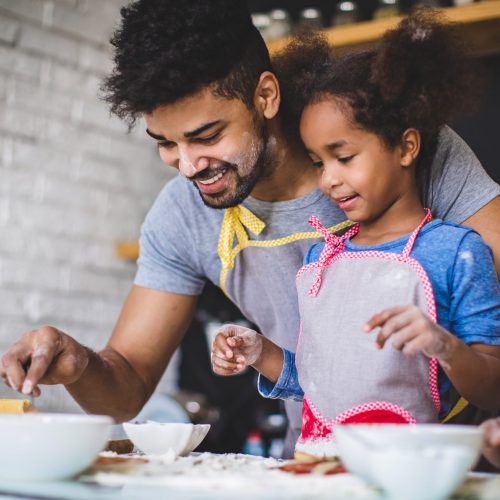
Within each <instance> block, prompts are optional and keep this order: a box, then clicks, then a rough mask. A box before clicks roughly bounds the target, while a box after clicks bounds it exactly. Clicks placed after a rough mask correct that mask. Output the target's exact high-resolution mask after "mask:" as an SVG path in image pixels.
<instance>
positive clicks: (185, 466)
mask: <svg viewBox="0 0 500 500" xmlns="http://www.w3.org/2000/svg"><path fill="white" fill-rule="evenodd" d="M279 464H280V462H279V461H277V460H275V459H265V458H261V457H252V456H249V455H231V454H230V455H216V454H211V453H203V454H199V453H193V454H191V455H190V456H188V457H183V458H178V459H173V458H168V457H166V458H165V457H163V459H156V461H155V460H153V461H152V462H150V463H149V464H135V465H133V466H130V465H126V466H125V468H124V466H123V464H120V466H110V467H108V468H106V467H104V466H103V467H97V468H94V469H92V470H90V471H87V473H86V474H84V475H82V476H81V477H80V478H79V479H77V480H70V481H58V482H44V483H42V482H31V483H30V482H16V483H14V482H9V481H5V480H0V498H18V497H22V498H37V499H71V500H87V499H88V500H90V499H103V500H117V499H145V498H147V499H148V500H156V499H160V498H161V499H165V498H173V499H175V500H188V499H189V500H201V499H204V500H210V499H213V500H215V499H217V500H224V499H228V500H229V499H232V500H234V499H235V498H237V499H238V500H247V499H248V500H250V499H251V500H255V498H260V499H267V500H278V499H283V500H284V499H286V500H293V499H325V500H326V499H330V500H331V499H343V498H349V499H351V498H358V499H383V498H384V496H383V494H382V493H381V492H380V491H379V490H377V489H376V488H373V487H371V486H368V485H367V484H366V483H364V482H363V481H362V480H361V479H358V478H357V477H355V476H353V475H351V474H336V475H330V476H321V475H316V474H305V475H293V474H289V473H286V472H282V471H279V470H276V466H277V465H279ZM499 495H500V474H498V475H497V474H470V475H469V477H468V478H467V480H466V482H465V483H464V485H463V486H462V487H461V488H460V489H459V493H458V494H456V495H455V496H454V497H453V498H454V499H456V500H458V499H461V498H463V499H468V500H473V499H476V500H490V499H491V500H493V499H498V498H499Z"/></svg>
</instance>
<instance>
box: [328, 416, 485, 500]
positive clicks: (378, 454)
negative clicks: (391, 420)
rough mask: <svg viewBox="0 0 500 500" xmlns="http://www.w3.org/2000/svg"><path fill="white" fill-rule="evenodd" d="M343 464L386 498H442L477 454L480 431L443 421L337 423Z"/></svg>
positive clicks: (336, 434)
mask: <svg viewBox="0 0 500 500" xmlns="http://www.w3.org/2000/svg"><path fill="white" fill-rule="evenodd" d="M335 439H336V442H337V449H338V452H339V455H340V458H341V460H342V462H343V463H344V465H345V466H346V468H347V469H348V470H349V471H350V472H353V473H354V474H357V475H359V476H360V477H362V478H363V479H365V480H367V481H368V482H370V483H373V484H376V485H378V486H380V487H382V488H383V489H384V490H385V491H386V493H387V494H388V495H389V497H390V498H404V499H405V500H413V499H415V500H420V499H422V498H426V499H427V498H428V499H441V498H445V497H446V496H447V495H449V494H451V493H452V492H453V491H454V490H455V489H456V488H457V487H458V486H459V484H460V483H461V482H462V481H463V479H464V477H465V475H466V473H467V471H469V470H470V469H471V468H472V467H473V466H474V465H475V464H476V463H477V460H478V459H479V456H480V453H481V448H482V444H483V433H482V430H481V429H480V428H478V427H474V426H464V425H442V424H417V425H397V424H353V425H339V426H337V427H336V428H335Z"/></svg>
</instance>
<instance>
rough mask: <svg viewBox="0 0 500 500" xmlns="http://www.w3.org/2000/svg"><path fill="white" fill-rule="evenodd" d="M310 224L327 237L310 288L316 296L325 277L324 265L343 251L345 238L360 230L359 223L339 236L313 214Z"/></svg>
mask: <svg viewBox="0 0 500 500" xmlns="http://www.w3.org/2000/svg"><path fill="white" fill-rule="evenodd" d="M309 224H310V225H311V226H312V227H314V228H315V229H316V230H318V231H319V232H320V233H321V235H322V236H323V238H325V247H324V248H323V251H322V252H321V255H320V256H319V259H318V267H319V269H318V272H317V274H316V279H315V280H314V283H313V285H312V287H311V288H310V289H309V295H310V296H311V297H315V296H316V295H318V292H319V289H320V288H321V281H322V279H323V269H324V267H325V266H327V265H328V264H330V262H331V260H332V259H333V257H335V256H336V255H337V254H338V253H339V252H341V251H342V250H343V249H344V247H345V240H346V239H348V238H351V237H352V236H354V235H355V234H357V232H358V231H359V225H358V224H356V225H354V226H353V227H351V228H350V229H349V230H348V231H347V232H345V233H344V234H343V235H342V236H337V235H335V234H333V233H331V232H330V231H328V229H326V227H324V226H323V224H321V222H320V221H319V219H318V218H317V217H316V216H315V215H312V216H311V217H310V218H309Z"/></svg>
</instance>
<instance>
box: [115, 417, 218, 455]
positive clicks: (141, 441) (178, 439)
mask: <svg viewBox="0 0 500 500" xmlns="http://www.w3.org/2000/svg"><path fill="white" fill-rule="evenodd" d="M123 428H124V430H125V432H126V433H127V435H128V437H129V438H130V439H131V441H132V442H133V443H134V444H135V445H136V446H137V448H139V449H140V450H141V451H143V452H144V453H146V454H147V455H163V454H165V453H168V452H170V451H173V452H174V453H175V455H176V456H179V455H181V456H182V455H187V454H189V453H191V452H192V451H193V450H194V449H195V448H196V447H197V446H198V445H199V444H200V443H201V442H202V441H203V439H204V438H205V436H206V435H207V433H208V431H209V429H210V424H191V423H189V424H186V423H170V422H169V423H163V422H153V421H147V422H146V423H132V422H128V423H124V424H123Z"/></svg>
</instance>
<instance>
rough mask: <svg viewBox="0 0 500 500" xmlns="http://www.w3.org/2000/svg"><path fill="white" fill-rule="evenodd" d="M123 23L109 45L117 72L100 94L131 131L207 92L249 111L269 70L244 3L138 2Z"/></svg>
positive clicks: (230, 0) (207, 0)
mask: <svg viewBox="0 0 500 500" xmlns="http://www.w3.org/2000/svg"><path fill="white" fill-rule="evenodd" d="M121 16H122V22H121V25H120V27H119V28H118V29H117V30H116V32H115V33H114V34H113V36H112V38H111V44H112V45H113V46H114V49H115V53H114V63H115V66H114V69H113V71H112V73H111V75H110V76H109V77H108V78H106V79H105V81H104V83H103V85H102V87H101V93H102V97H103V99H104V100H105V101H107V102H108V103H109V104H110V108H111V112H112V113H114V114H116V115H117V116H119V117H120V118H122V119H124V120H126V121H127V122H128V123H129V126H133V125H134V123H135V121H136V119H137V117H138V116H139V115H141V114H143V113H150V112H151V111H153V110H154V109H156V108H158V107H159V106H162V105H166V104H171V103H173V102H176V101H177V100H179V99H182V98H183V97H186V96H189V95H192V94H194V93H196V92H198V91H200V90H202V89H203V88H207V87H210V88H211V90H212V91H213V92H214V94H215V95H219V96H221V97H226V98H237V99H240V100H242V101H243V102H244V103H245V105H246V106H247V107H248V108H250V109H251V108H252V107H253V96H254V91H255V88H256V86H257V83H258V80H259V77H260V75H261V74H262V72H263V71H266V70H270V69H271V63H270V59H269V52H268V50H267V47H266V45H265V43H264V40H263V39H262V37H261V35H260V33H259V32H258V30H257V29H256V28H255V27H254V26H253V24H252V20H251V16H250V12H249V11H248V8H247V6H246V4H245V2H244V0H138V1H135V2H133V3H131V4H129V5H128V6H127V7H123V8H122V9H121Z"/></svg>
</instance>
